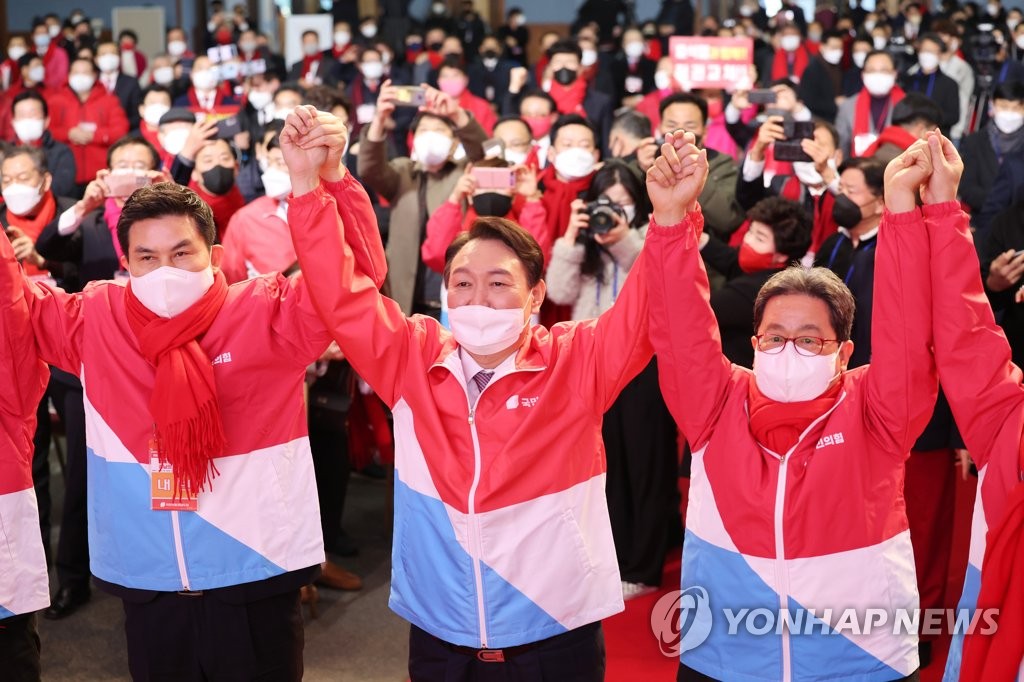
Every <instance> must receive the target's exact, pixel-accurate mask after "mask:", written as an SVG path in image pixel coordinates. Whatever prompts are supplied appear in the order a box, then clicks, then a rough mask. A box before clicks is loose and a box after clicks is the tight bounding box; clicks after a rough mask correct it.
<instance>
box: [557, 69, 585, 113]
mask: <svg viewBox="0 0 1024 682" xmlns="http://www.w3.org/2000/svg"><path fill="white" fill-rule="evenodd" d="M548 94H549V95H551V98H552V99H554V100H555V105H556V106H557V107H558V113H560V114H579V115H580V116H584V117H585V116H586V115H587V114H586V112H585V111H584V110H583V98H584V97H586V96H587V81H586V80H584V79H583V78H577V79H576V80H574V81H573V82H572V84H571V85H562V84H561V83H558V82H556V81H552V82H551V91H550V92H548Z"/></svg>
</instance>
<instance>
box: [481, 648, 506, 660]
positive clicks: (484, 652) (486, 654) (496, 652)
mask: <svg viewBox="0 0 1024 682" xmlns="http://www.w3.org/2000/svg"><path fill="white" fill-rule="evenodd" d="M476 657H477V660H479V661H483V662H484V663H504V662H505V652H504V651H503V650H501V649H480V650H479V651H477V652H476Z"/></svg>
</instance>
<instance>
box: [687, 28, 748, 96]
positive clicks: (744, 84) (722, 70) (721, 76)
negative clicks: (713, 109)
mask: <svg viewBox="0 0 1024 682" xmlns="http://www.w3.org/2000/svg"><path fill="white" fill-rule="evenodd" d="M669 54H670V55H671V56H672V62H673V64H674V66H673V70H672V75H673V76H674V77H675V80H676V82H677V83H678V84H679V85H680V87H682V88H683V89H684V90H697V89H700V88H724V89H726V90H730V91H732V90H749V89H750V88H751V87H753V83H751V81H750V65H751V64H753V63H754V41H753V40H752V39H750V38H688V37H683V36H674V37H672V38H671V39H669Z"/></svg>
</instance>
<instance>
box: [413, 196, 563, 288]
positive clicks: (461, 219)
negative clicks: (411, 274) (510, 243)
mask: <svg viewBox="0 0 1024 682" xmlns="http://www.w3.org/2000/svg"><path fill="white" fill-rule="evenodd" d="M502 217H504V218H507V219H508V220H511V221H512V222H514V223H516V224H518V225H519V226H520V227H522V228H523V229H524V230H526V231H527V232H529V233H530V234H531V235H533V238H534V239H536V240H537V243H538V244H540V249H541V251H542V252H543V253H544V262H545V263H546V262H547V261H548V258H549V257H550V256H551V243H552V239H551V228H550V227H549V226H548V212H547V209H546V208H544V202H542V201H527V200H526V197H524V196H523V195H521V194H517V195H516V196H515V197H514V198H513V199H512V208H511V210H509V212H508V214H507V215H505V216H502ZM476 219H477V212H476V210H475V209H474V208H473V205H472V204H470V205H469V206H468V207H467V209H466V213H465V215H463V213H462V206H461V205H459V204H454V203H452V202H451V201H446V202H444V203H443V204H441V207H440V208H439V209H437V210H436V211H434V214H433V215H431V216H430V220H428V221H427V237H426V239H424V240H423V244H422V245H421V246H420V257H421V258H422V259H423V263H424V264H425V265H426V266H427V267H428V268H430V269H431V270H434V271H435V272H443V271H444V260H445V258H444V253H445V251H446V250H447V249H448V245H449V244H451V243H452V240H453V239H455V237H457V236H458V235H459V233H460V232H466V231H467V230H469V228H470V227H471V226H472V225H473V221H475V220H476Z"/></svg>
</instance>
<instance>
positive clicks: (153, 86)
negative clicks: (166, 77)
mask: <svg viewBox="0 0 1024 682" xmlns="http://www.w3.org/2000/svg"><path fill="white" fill-rule="evenodd" d="M151 92H159V93H162V94H164V95H167V96H168V97H170V98H171V101H172V102H173V100H174V97H172V96H171V89H170V88H168V87H167V86H166V85H160V84H159V83H150V84H149V85H147V86H146V87H145V88H143V89H142V97H141V98H140V99H139V102H140V103H141V102H145V101H146V96H147V95H149V93H151Z"/></svg>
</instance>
